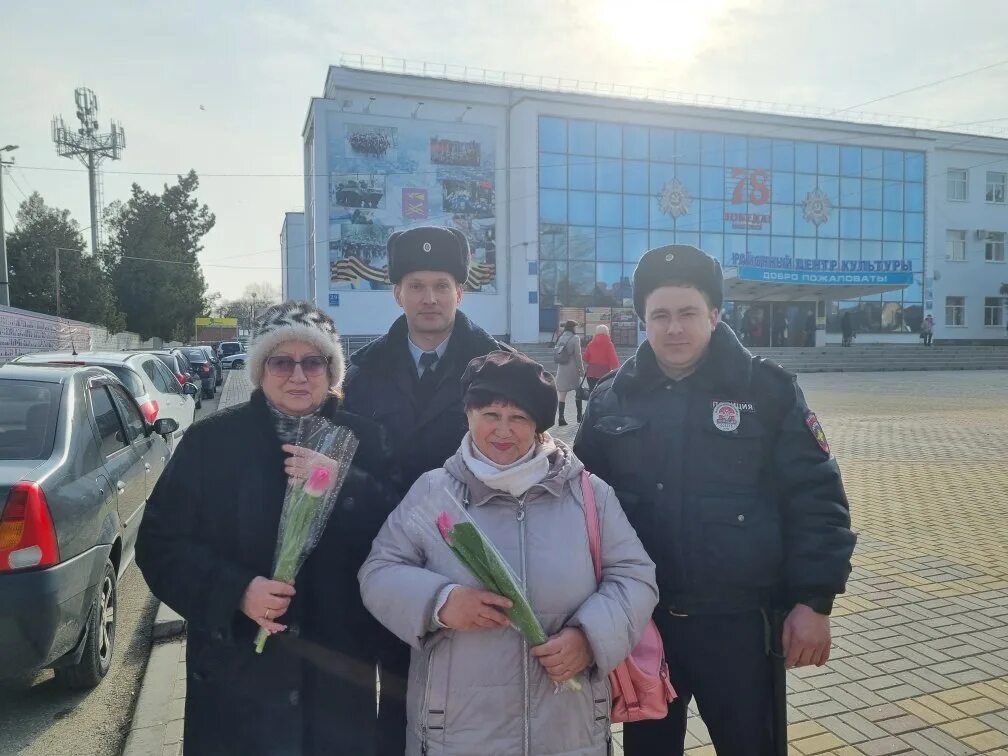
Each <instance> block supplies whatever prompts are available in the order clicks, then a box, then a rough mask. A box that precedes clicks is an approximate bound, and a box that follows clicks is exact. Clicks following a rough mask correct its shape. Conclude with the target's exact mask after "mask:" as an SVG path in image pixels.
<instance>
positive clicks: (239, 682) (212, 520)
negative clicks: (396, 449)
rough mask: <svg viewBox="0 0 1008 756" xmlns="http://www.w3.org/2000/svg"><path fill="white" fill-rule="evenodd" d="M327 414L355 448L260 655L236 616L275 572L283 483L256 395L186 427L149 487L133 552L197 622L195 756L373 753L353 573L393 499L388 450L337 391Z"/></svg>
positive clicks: (368, 647) (369, 675)
mask: <svg viewBox="0 0 1008 756" xmlns="http://www.w3.org/2000/svg"><path fill="white" fill-rule="evenodd" d="M323 414H325V415H326V416H327V417H328V418H330V419H331V420H333V422H335V423H337V424H338V425H344V426H347V427H349V428H351V429H352V430H353V432H354V434H355V435H356V436H357V438H358V440H359V442H360V444H359V446H358V449H357V452H356V454H355V456H354V460H353V464H352V467H351V469H350V473H349V474H348V476H347V479H346V481H345V482H344V484H343V488H342V489H341V491H340V495H339V498H338V500H337V503H336V505H335V508H334V510H333V513H332V515H331V518H330V520H329V523H328V525H327V527H326V529H325V531H324V533H323V535H322V538H321V540H320V541H319V543H318V545H317V547H316V549H315V551H314V552H313V553H312V555H311V556H309V558H308V560H307V561H306V562H305V565H304V566H303V567H302V569H301V572H300V574H299V576H298V578H297V580H296V582H295V588H296V589H297V595H296V596H295V598H294V600H293V601H292V602H291V606H290V609H289V610H288V612H287V614H285V615H284V616H283V617H282V618H281V620H280V621H281V622H282V623H284V624H285V625H287V626H288V628H289V629H288V631H287V632H286V633H283V634H281V635H274V636H272V637H271V638H270V639H269V640H268V642H267V643H266V647H265V650H264V652H263V654H262V655H261V656H257V655H256V654H255V653H254V650H253V639H254V637H255V634H256V632H257V630H258V626H257V625H256V624H255V623H253V622H252V621H251V620H250V619H248V618H247V617H246V616H245V615H244V614H242V613H241V611H240V610H239V604H240V601H241V598H242V595H243V594H244V591H245V588H246V587H247V586H248V584H249V582H250V581H251V580H252V579H253V578H255V577H256V576H259V575H262V576H265V577H269V576H270V575H271V572H272V564H273V555H274V549H275V545H276V538H277V525H278V523H279V519H280V511H281V508H282V505H283V498H284V492H285V489H286V485H287V480H286V476H285V474H284V469H283V462H284V458H285V456H286V455H285V454H284V452H283V451H282V450H281V448H280V446H281V442H280V441H279V439H278V438H277V436H276V433H275V430H274V423H273V418H272V416H271V414H270V412H269V407H268V405H267V404H266V400H265V398H264V396H263V394H262V392H261V391H256V392H254V393H253V394H252V398H251V400H250V401H249V402H248V403H246V404H242V405H238V406H236V407H232V408H229V409H227V410H224V411H222V412H219V413H217V414H216V415H213V416H211V417H209V418H207V419H205V420H202V421H200V422H199V423H196V424H195V425H193V426H192V427H191V428H189V430H187V431H186V434H185V436H184V437H183V439H182V442H181V443H180V444H179V446H178V447H177V449H176V450H175V453H174V455H173V456H172V458H171V461H170V462H169V464H168V466H167V467H166V468H165V471H164V473H163V474H162V476H161V479H160V480H159V481H158V484H157V486H156V487H155V489H154V492H153V494H152V495H151V499H150V502H149V503H148V506H147V511H146V514H145V516H144V520H143V524H142V525H141V527H140V534H139V538H138V541H137V546H136V559H137V564H138V565H139V566H140V569H141V570H142V571H143V574H144V577H145V579H146V580H147V583H148V585H149V586H150V588H151V590H152V591H153V593H154V594H155V595H156V596H157V597H158V598H160V599H161V600H163V601H164V602H165V603H166V604H168V605H169V606H170V607H172V608H173V609H175V610H176V611H177V612H178V613H179V614H181V615H182V616H183V617H184V618H185V619H186V620H187V622H188V642H187V648H186V666H187V688H186V706H185V750H186V753H191V754H194V755H198V756H205V755H207V754H214V755H216V754H236V755H237V754H240V755H241V756H258V755H261V756H267V755H268V756H281V755H282V756H288V755H290V756H293V755H294V754H298V755H300V754H335V753H346V754H354V755H355V756H357V755H358V754H362V755H364V756H367V754H371V753H373V752H374V738H375V660H376V657H377V650H376V648H375V647H374V645H375V639H376V638H380V637H382V634H383V633H384V630H383V628H381V627H380V625H378V623H377V622H376V621H375V620H374V619H373V618H372V617H371V616H370V614H369V613H368V612H367V610H366V609H365V608H364V606H363V604H362V603H361V599H360V590H359V587H358V583H357V571H358V569H359V568H360V566H361V564H362V563H363V562H364V559H365V558H366V557H367V554H368V552H369V550H370V548H371V541H372V540H373V539H374V537H375V535H376V534H377V533H378V530H379V528H380V527H381V525H382V523H383V522H384V521H385V518H386V517H387V516H388V514H389V513H390V512H391V511H392V510H393V509H394V508H395V506H396V504H397V503H398V484H397V483H396V482H395V481H394V479H393V480H390V479H389V475H390V472H389V471H390V470H392V469H393V464H392V460H391V449H390V448H389V447H388V446H387V445H386V443H385V441H384V434H383V433H382V431H381V429H380V428H379V427H378V426H376V425H375V424H374V423H372V422H371V421H369V420H367V419H365V418H361V417H359V416H356V415H353V414H350V413H348V412H345V411H342V410H341V409H340V408H339V403H338V401H337V400H336V399H335V398H333V399H330V400H329V401H328V402H327V403H326V405H325V406H324V408H323Z"/></svg>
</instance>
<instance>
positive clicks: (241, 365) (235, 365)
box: [231, 360, 245, 370]
mask: <svg viewBox="0 0 1008 756" xmlns="http://www.w3.org/2000/svg"><path fill="white" fill-rule="evenodd" d="M231 368H232V369H233V370H244V369H245V362H244V361H243V360H235V361H234V362H232V363H231Z"/></svg>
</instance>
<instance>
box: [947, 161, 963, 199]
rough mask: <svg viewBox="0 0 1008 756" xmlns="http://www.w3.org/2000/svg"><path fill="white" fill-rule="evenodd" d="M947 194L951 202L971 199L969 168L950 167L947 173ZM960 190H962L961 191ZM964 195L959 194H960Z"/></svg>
mask: <svg viewBox="0 0 1008 756" xmlns="http://www.w3.org/2000/svg"><path fill="white" fill-rule="evenodd" d="M946 176H947V179H946V184H947V188H946V194H947V195H948V199H949V201H951V202H968V201H969V169H968V168H949V169H948V172H947V173H946ZM959 190H962V191H961V192H960V191H959ZM960 193H961V194H962V196H961V197H960V196H957V195H959V194H960Z"/></svg>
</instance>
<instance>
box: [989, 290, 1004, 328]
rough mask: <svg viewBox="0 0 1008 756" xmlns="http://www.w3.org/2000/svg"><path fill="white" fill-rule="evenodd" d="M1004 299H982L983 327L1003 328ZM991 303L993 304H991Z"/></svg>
mask: <svg viewBox="0 0 1008 756" xmlns="http://www.w3.org/2000/svg"><path fill="white" fill-rule="evenodd" d="M1004 300H1005V298H1004V297H984V326H985V327H986V328H1004V307H1005V304H1004ZM992 302H993V304H991V303H992Z"/></svg>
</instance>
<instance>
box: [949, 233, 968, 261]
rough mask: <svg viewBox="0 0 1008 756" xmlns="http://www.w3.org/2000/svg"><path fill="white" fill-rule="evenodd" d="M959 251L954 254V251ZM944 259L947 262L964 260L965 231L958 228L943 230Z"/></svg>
mask: <svg viewBox="0 0 1008 756" xmlns="http://www.w3.org/2000/svg"><path fill="white" fill-rule="evenodd" d="M957 252H958V253H959V254H958V255H956V253H957ZM945 259H946V260H947V261H948V262H966V232H965V231H963V230H961V229H958V228H950V229H947V230H946V231H945Z"/></svg>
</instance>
